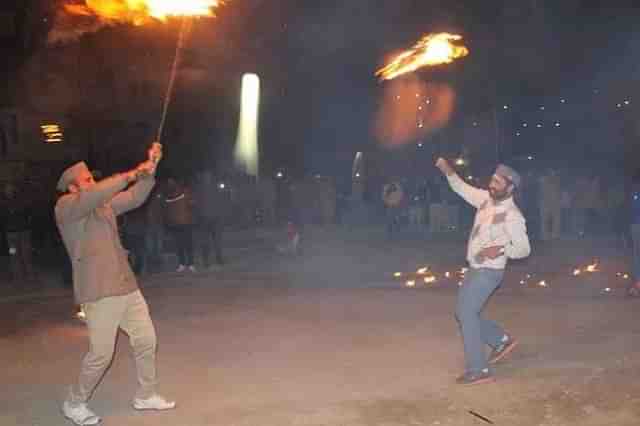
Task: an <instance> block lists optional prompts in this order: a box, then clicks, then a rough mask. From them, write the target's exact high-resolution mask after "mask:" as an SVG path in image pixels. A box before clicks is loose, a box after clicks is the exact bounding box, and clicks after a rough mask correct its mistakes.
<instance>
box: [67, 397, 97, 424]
mask: <svg viewBox="0 0 640 426" xmlns="http://www.w3.org/2000/svg"><path fill="white" fill-rule="evenodd" d="M62 414H64V416H65V417H66V418H68V419H69V420H71V421H72V422H73V423H74V424H76V425H78V426H88V425H97V424H98V423H100V422H101V421H102V419H101V418H100V417H99V416H97V415H96V413H94V412H93V411H91V410H90V409H89V407H87V404H86V403H83V402H81V403H77V404H73V403H71V402H69V401H65V402H64V403H63V404H62Z"/></svg>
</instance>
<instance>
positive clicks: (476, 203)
mask: <svg viewBox="0 0 640 426" xmlns="http://www.w3.org/2000/svg"><path fill="white" fill-rule="evenodd" d="M436 167H437V168H439V169H440V171H441V172H442V173H443V174H444V175H445V176H446V178H447V181H448V182H449V186H451V189H453V191H454V192H455V193H456V194H458V195H459V196H461V197H462V198H464V200H465V201H466V202H467V203H469V204H471V205H472V206H473V207H475V208H479V207H480V206H481V205H482V203H484V202H485V201H486V200H487V199H488V198H489V192H488V191H485V190H483V189H480V188H476V187H475V186H471V185H469V184H468V183H466V182H465V181H464V180H462V179H461V178H460V176H458V175H457V173H456V172H455V170H454V169H453V167H451V165H450V164H449V162H448V161H447V160H445V159H444V158H438V161H437V162H436Z"/></svg>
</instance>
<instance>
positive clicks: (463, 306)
mask: <svg viewBox="0 0 640 426" xmlns="http://www.w3.org/2000/svg"><path fill="white" fill-rule="evenodd" d="M503 275H504V270H501V269H487V268H479V269H469V271H467V273H466V275H465V277H464V281H463V283H462V287H460V290H459V292H458V306H457V308H456V318H457V319H458V323H459V324H460V330H461V332H462V340H463V342H464V359H465V371H468V372H474V373H477V372H480V371H482V370H484V369H486V368H488V362H487V355H486V353H485V347H484V345H489V346H491V347H496V346H498V344H500V342H501V341H502V338H503V337H504V336H505V332H504V330H503V329H502V328H501V327H500V326H499V325H498V324H497V323H495V322H493V321H490V320H487V319H484V318H482V317H481V316H480V314H481V312H482V309H483V308H484V306H485V304H486V303H487V300H488V299H489V297H490V296H491V295H492V294H493V292H494V291H495V290H496V288H498V287H499V286H500V283H501V282H502V277H503Z"/></svg>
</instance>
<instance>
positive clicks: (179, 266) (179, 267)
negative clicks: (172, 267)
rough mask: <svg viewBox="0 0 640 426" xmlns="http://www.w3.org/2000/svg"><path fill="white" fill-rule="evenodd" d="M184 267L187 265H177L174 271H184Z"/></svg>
mask: <svg viewBox="0 0 640 426" xmlns="http://www.w3.org/2000/svg"><path fill="white" fill-rule="evenodd" d="M185 269H187V267H186V266H184V265H178V269H176V272H184V271H185Z"/></svg>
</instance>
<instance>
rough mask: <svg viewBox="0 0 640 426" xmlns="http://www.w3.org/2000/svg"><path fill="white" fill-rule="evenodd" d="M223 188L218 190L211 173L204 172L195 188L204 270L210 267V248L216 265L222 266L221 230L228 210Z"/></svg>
mask: <svg viewBox="0 0 640 426" xmlns="http://www.w3.org/2000/svg"><path fill="white" fill-rule="evenodd" d="M224 189H225V188H224V187H223V188H218V187H217V186H216V185H215V183H214V182H213V175H212V173H211V171H209V170H205V171H204V172H202V174H201V175H200V179H199V180H198V186H197V187H196V191H195V195H196V197H195V198H196V205H197V206H198V215H199V221H200V226H201V227H202V231H203V232H204V241H203V244H202V260H203V262H204V264H205V267H206V268H209V267H210V266H211V257H210V255H211V246H212V245H213V250H214V252H215V255H216V263H217V264H218V265H224V258H223V256H222V230H223V227H224V218H225V216H226V215H225V214H224V212H225V211H226V209H227V208H228V205H227V203H226V202H225V201H224V200H223V196H222V195H223V193H224V192H223V191H224Z"/></svg>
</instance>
